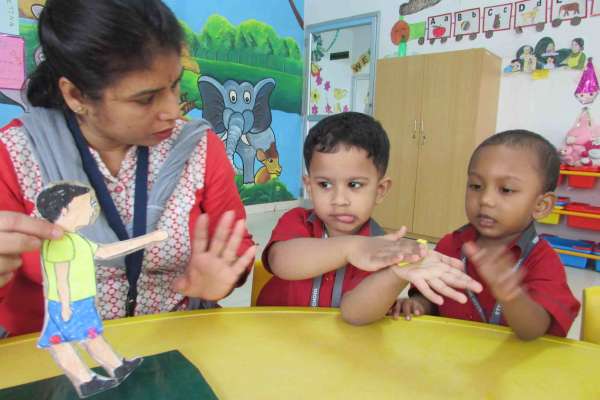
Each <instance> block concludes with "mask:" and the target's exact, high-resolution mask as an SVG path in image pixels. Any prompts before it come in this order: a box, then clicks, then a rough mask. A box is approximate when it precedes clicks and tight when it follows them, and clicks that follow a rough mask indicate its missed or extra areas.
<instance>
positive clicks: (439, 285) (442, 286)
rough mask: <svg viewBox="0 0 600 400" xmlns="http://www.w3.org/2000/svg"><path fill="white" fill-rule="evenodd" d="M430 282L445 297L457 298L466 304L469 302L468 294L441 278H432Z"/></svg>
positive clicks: (456, 299)
mask: <svg viewBox="0 0 600 400" xmlns="http://www.w3.org/2000/svg"><path fill="white" fill-rule="evenodd" d="M428 283H429V286H430V287H431V288H432V289H433V290H435V291H436V292H437V293H439V294H441V295H443V296H445V297H448V298H449V299H452V300H455V301H457V302H459V303H461V304H465V303H466V302H467V296H465V295H464V294H463V293H460V292H459V291H457V290H455V289H453V288H451V287H450V286H448V285H447V284H446V283H445V282H444V281H442V280H441V279H432V280H430V281H429V282H428Z"/></svg>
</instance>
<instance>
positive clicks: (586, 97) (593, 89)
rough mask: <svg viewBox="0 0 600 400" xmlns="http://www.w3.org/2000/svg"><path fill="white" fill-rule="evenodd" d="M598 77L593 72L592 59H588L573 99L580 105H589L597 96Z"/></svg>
mask: <svg viewBox="0 0 600 400" xmlns="http://www.w3.org/2000/svg"><path fill="white" fill-rule="evenodd" d="M599 90H600V88H599V87H598V77H597V76H596V71H595V70H594V64H592V58H591V57H590V58H589V59H588V62H587V66H586V67H585V70H584V71H583V75H581V80H580V81H579V85H577V89H576V90H575V97H577V100H579V102H580V103H581V104H590V103H592V102H593V101H594V100H595V99H596V96H598V91H599Z"/></svg>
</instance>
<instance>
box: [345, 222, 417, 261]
mask: <svg viewBox="0 0 600 400" xmlns="http://www.w3.org/2000/svg"><path fill="white" fill-rule="evenodd" d="M405 233H406V227H404V226H403V227H402V228H401V229H400V230H399V231H397V232H394V233H390V234H388V235H385V236H376V237H363V236H357V237H356V242H353V244H355V245H353V246H352V247H351V248H350V249H349V252H348V257H347V260H348V263H350V264H352V265H354V266H355V267H356V268H359V269H362V270H363V271H377V270H380V269H382V268H385V267H389V266H390V265H394V264H397V263H399V262H401V261H405V262H415V261H418V260H420V259H421V258H423V257H425V254H426V253H427V246H426V245H422V244H420V243H417V241H415V240H410V239H403V236H404V234H405Z"/></svg>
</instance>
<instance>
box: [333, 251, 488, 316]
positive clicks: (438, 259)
mask: <svg viewBox="0 0 600 400" xmlns="http://www.w3.org/2000/svg"><path fill="white" fill-rule="evenodd" d="M463 269H464V265H463V263H462V262H461V261H460V260H457V259H455V258H451V257H448V256H445V255H443V254H441V253H438V252H435V251H432V252H430V253H429V254H428V255H427V256H426V257H425V258H424V259H423V260H421V261H419V262H416V263H414V264H410V265H407V266H396V265H395V266H392V267H389V268H386V269H383V270H381V271H378V272H376V273H374V274H372V275H370V276H368V277H366V278H365V279H364V280H363V281H362V282H361V283H360V284H359V285H358V286H357V287H356V288H354V289H353V290H351V291H350V292H348V293H346V294H345V295H344V296H343V297H342V303H341V305H340V308H341V311H342V317H343V318H344V320H346V321H347V322H349V323H351V324H354V325H363V324H368V323H371V322H373V321H376V320H378V319H380V318H382V317H383V316H385V315H386V313H387V312H388V310H389V309H390V307H391V306H392V304H394V302H395V301H396V298H397V297H398V295H399V294H400V292H401V291H402V289H404V287H405V286H406V285H407V284H408V283H412V284H413V285H414V286H415V287H416V288H417V289H419V291H420V292H421V293H422V294H423V296H424V297H426V298H427V299H428V300H429V301H431V302H432V303H435V304H438V305H440V304H442V303H443V302H444V300H443V298H442V296H445V297H448V298H451V299H453V300H456V301H458V302H459V303H465V302H466V301H467V297H466V296H465V295H464V294H463V293H460V292H458V291H457V290H455V289H454V288H456V289H469V290H473V291H475V292H480V291H481V289H482V287H481V285H480V284H479V283H478V282H476V281H475V280H473V279H472V278H471V277H470V276H468V275H467V274H465V273H464V272H463Z"/></svg>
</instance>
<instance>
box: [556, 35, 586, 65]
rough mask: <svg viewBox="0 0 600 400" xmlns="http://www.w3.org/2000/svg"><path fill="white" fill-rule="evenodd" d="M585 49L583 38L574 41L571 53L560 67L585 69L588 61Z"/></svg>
mask: <svg viewBox="0 0 600 400" xmlns="http://www.w3.org/2000/svg"><path fill="white" fill-rule="evenodd" d="M583 48H584V41H583V39H582V38H575V39H573V41H572V42H571V53H570V54H569V56H568V57H567V58H566V59H565V60H564V61H563V62H562V63H561V64H560V65H561V66H563V67H569V68H571V69H583V68H584V67H585V59H586V56H585V53H584V52H583Z"/></svg>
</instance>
